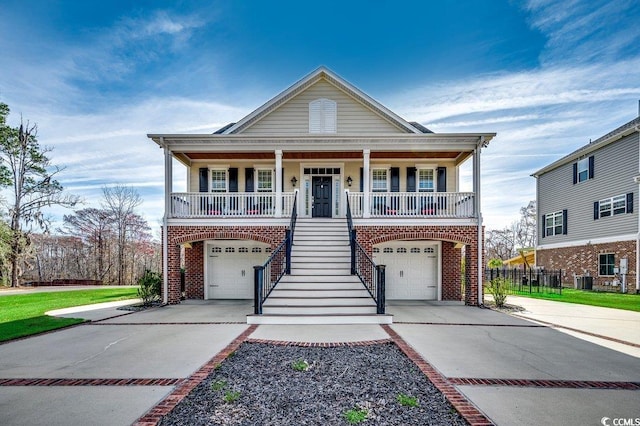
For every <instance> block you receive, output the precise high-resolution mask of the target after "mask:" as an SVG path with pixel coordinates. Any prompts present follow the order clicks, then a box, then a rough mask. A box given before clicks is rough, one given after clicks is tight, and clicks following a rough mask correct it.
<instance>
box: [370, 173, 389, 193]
mask: <svg viewBox="0 0 640 426" xmlns="http://www.w3.org/2000/svg"><path fill="white" fill-rule="evenodd" d="M371 189H372V190H373V192H387V191H389V179H388V170H387V169H373V170H372V171H371Z"/></svg>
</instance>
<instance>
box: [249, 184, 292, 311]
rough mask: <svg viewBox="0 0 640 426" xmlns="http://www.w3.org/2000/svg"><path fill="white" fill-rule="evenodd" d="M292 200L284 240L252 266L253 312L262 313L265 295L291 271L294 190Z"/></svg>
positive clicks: (267, 295)
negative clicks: (266, 256) (262, 260)
mask: <svg viewBox="0 0 640 426" xmlns="http://www.w3.org/2000/svg"><path fill="white" fill-rule="evenodd" d="M293 195H294V196H293V202H292V207H291V222H290V224H289V228H288V229H287V230H286V231H285V237H284V240H283V241H282V242H281V243H280V245H279V246H278V248H276V249H275V250H274V251H273V252H272V253H271V256H269V259H267V261H266V262H265V263H264V264H263V265H258V266H254V267H253V269H254V271H253V285H254V311H253V312H254V314H256V315H262V305H263V304H264V301H265V300H267V297H269V295H270V294H271V292H272V291H273V289H274V288H275V287H276V285H277V284H278V282H280V279H281V278H282V276H283V275H284V274H287V275H288V274H290V273H291V248H292V245H293V235H294V232H295V227H296V220H297V218H298V208H297V198H298V197H297V195H298V191H297V190H296V191H295V192H294V193H293Z"/></svg>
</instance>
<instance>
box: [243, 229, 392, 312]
mask: <svg viewBox="0 0 640 426" xmlns="http://www.w3.org/2000/svg"><path fill="white" fill-rule="evenodd" d="M262 313H263V314H262V315H249V316H247V323H249V324H390V323H391V319H392V316H391V315H378V314H376V304H375V302H374V300H373V299H372V298H371V296H370V295H369V292H367V290H366V289H365V288H364V286H363V285H362V282H361V281H360V279H359V278H358V277H357V276H355V275H351V254H350V248H349V233H348V230H347V223H346V220H345V219H325V218H322V219H315V218H314V219H298V221H297V224H296V229H295V235H294V239H293V249H292V252H291V275H284V276H283V277H282V279H281V280H280V282H279V283H278V285H277V286H276V287H275V289H274V290H273V291H272V292H271V295H270V296H269V297H268V298H267V300H266V301H265V302H264V304H263V305H262Z"/></svg>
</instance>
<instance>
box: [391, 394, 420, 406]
mask: <svg viewBox="0 0 640 426" xmlns="http://www.w3.org/2000/svg"><path fill="white" fill-rule="evenodd" d="M396 400H397V401H398V403H399V404H400V405H402V406H403V407H417V406H418V398H416V397H415V396H410V395H405V394H403V393H401V394H400V395H398V396H397V397H396Z"/></svg>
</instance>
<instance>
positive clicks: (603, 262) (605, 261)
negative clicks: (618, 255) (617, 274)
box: [598, 253, 615, 275]
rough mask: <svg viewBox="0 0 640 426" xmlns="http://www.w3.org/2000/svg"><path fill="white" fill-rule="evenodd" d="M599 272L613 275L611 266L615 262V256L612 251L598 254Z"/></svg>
mask: <svg viewBox="0 0 640 426" xmlns="http://www.w3.org/2000/svg"><path fill="white" fill-rule="evenodd" d="M598 263H599V268H598V269H599V271H598V272H599V274H600V275H613V268H614V263H615V256H614V254H613V253H606V254H601V255H600V256H599V262H598Z"/></svg>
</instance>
